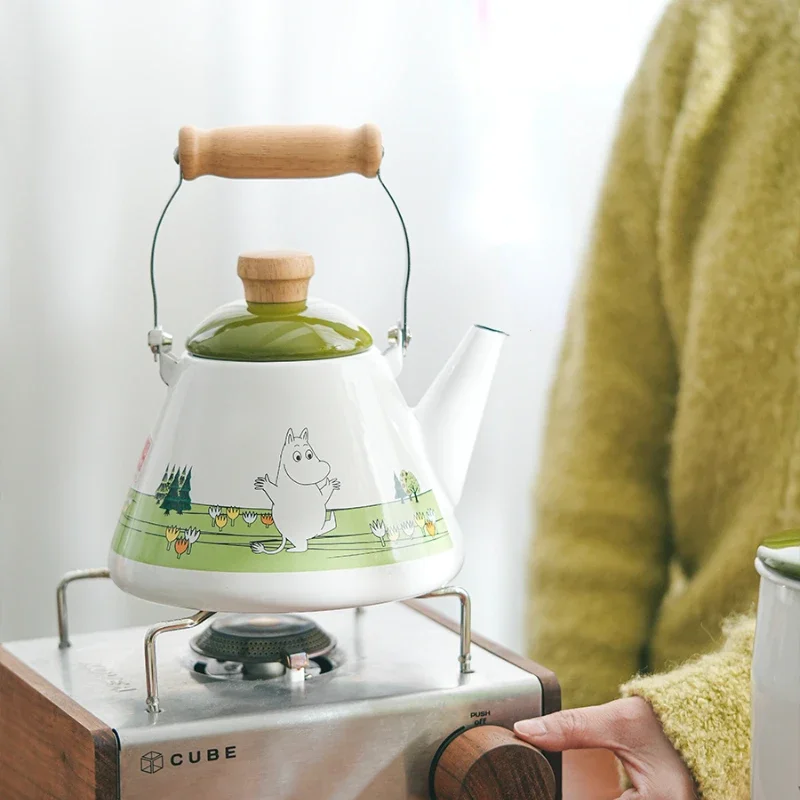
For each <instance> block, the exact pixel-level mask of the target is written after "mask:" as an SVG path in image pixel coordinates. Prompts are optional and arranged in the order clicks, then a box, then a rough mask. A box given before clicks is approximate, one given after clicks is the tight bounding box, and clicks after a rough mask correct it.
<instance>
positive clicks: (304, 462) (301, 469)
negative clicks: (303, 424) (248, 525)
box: [250, 428, 340, 554]
mask: <svg viewBox="0 0 800 800" xmlns="http://www.w3.org/2000/svg"><path fill="white" fill-rule="evenodd" d="M330 474H331V465H330V464H329V463H328V462H327V461H322V460H320V459H319V458H318V456H317V454H316V453H315V452H314V448H313V447H311V445H310V444H309V443H308V428H304V429H303V431H302V433H301V434H300V435H299V436H295V435H294V433H293V432H292V429H291V428H289V430H288V431H287V432H286V440H285V441H284V443H283V449H282V450H281V457H280V463H279V464H278V472H277V474H276V475H275V480H274V481H272V480H271V479H270V477H269V473H268V474H266V475H265V476H264V477H263V478H261V477H259V478H256V481H255V488H256V489H260V490H261V491H263V492H264V494H266V495H267V497H269V499H270V501H271V502H272V519H273V521H274V523H275V527H276V528H277V529H278V533H280V535H281V537H282V541H281V543H280V546H279V547H277V548H276V549H274V550H267V548H266V546H265V544H264V542H253V543H252V544H251V545H250V547H251V549H252V551H253V552H254V553H258V554H262V553H266V554H272V553H279V552H280V551H281V550H283V548H284V547H286V542H287V540H288V541H289V542H291V543H292V545H293V546H292V547H290V548H289V549H288V550H287V552H289V553H302V552H305V551H306V550H308V540H309V539H313V538H314V537H315V536H322V534H324V533H328V532H329V531H332V530H333V529H334V528H335V527H336V515H335V514H334V512H333V511H331V516H330V519H328V520H326V516H327V512H328V508H327V506H328V501H329V500H330V499H331V495H332V494H333V493H334V492H335V491H336V490H337V489H339V486H340V484H339V481H338V480H337V479H336V478H331V477H329V476H330Z"/></svg>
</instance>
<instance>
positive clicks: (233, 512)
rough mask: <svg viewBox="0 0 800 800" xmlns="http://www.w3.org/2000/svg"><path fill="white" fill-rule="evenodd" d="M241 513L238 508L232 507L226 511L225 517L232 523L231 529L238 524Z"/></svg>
mask: <svg viewBox="0 0 800 800" xmlns="http://www.w3.org/2000/svg"><path fill="white" fill-rule="evenodd" d="M241 511H242V510H241V509H240V508H236V506H231V507H230V508H227V509H225V515H226V516H227V517H228V519H229V520H230V521H231V528H232V527H233V524H234V523H235V522H236V518H237V517H238V516H239V514H240V513H241Z"/></svg>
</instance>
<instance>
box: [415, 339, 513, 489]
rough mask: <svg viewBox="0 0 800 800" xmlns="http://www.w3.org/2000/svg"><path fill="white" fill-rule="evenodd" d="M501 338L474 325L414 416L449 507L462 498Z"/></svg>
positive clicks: (426, 394)
mask: <svg viewBox="0 0 800 800" xmlns="http://www.w3.org/2000/svg"><path fill="white" fill-rule="evenodd" d="M506 337H507V334H506V333H504V332H503V331H498V330H495V329H494V328H486V327H484V326H482V325H474V326H473V327H472V328H471V329H470V330H469V331H468V332H467V335H466V336H465V337H464V338H463V339H462V340H461V344H460V345H459V346H458V348H457V349H456V351H455V352H454V353H453V355H452V356H451V357H450V360H449V361H448V362H447V364H445V366H444V368H443V369H442V371H441V372H440V373H439V374H438V375H437V376H436V378H435V379H434V381H433V383H432V384H431V385H430V387H429V388H428V391H427V392H426V393H425V396H424V397H423V398H422V400H421V401H420V403H419V405H418V406H417V408H416V409H415V411H414V413H415V415H416V417H417V420H418V421H419V424H420V426H421V428H422V436H423V438H424V440H425V444H426V449H427V452H428V455H429V456H430V459H431V464H432V466H433V468H434V470H435V471H436V474H437V475H438V477H439V480H440V481H441V482H442V485H443V488H444V490H445V492H447V495H448V498H449V499H450V501H451V502H452V503H453V505H455V504H456V503H458V501H459V500H460V499H461V492H462V490H463V488H464V479H465V478H466V476H467V468H468V467H469V462H470V459H471V458H472V450H473V448H474V447H475V439H476V438H477V436H478V428H479V427H480V423H481V419H482V418H483V411H484V409H485V407H486V400H487V398H488V397H489V388H490V387H491V384H492V379H493V378H494V372H495V368H496V367H497V359H498V357H499V356H500V348H501V347H502V346H503V343H504V342H505V339H506Z"/></svg>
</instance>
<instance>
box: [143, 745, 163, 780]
mask: <svg viewBox="0 0 800 800" xmlns="http://www.w3.org/2000/svg"><path fill="white" fill-rule="evenodd" d="M141 768H142V772H149V773H150V774H151V775H152V774H153V773H154V772H158V771H159V770H162V769H164V756H163V755H161V753H156V751H155V750H151V751H150V752H149V753H145V754H144V755H143V756H142V760H141Z"/></svg>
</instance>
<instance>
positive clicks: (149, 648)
mask: <svg viewBox="0 0 800 800" xmlns="http://www.w3.org/2000/svg"><path fill="white" fill-rule="evenodd" d="M214 613H215V612H213V611H198V612H197V613H196V614H194V615H193V616H191V617H187V618H186V619H174V620H170V621H169V622H160V623H159V624H158V625H153V627H152V628H150V630H149V631H147V633H146V634H145V637H144V671H145V680H146V681H147V701H146V704H147V713H148V714H158V713H159V712H160V711H161V704H160V703H159V701H158V664H157V663H156V636H158V635H159V634H161V633H169V632H170V631H184V630H187V629H189V628H195V627H197V626H198V625H200V624H201V623H203V622H205V621H206V620H207V619H208V618H209V617H213V616H214Z"/></svg>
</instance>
